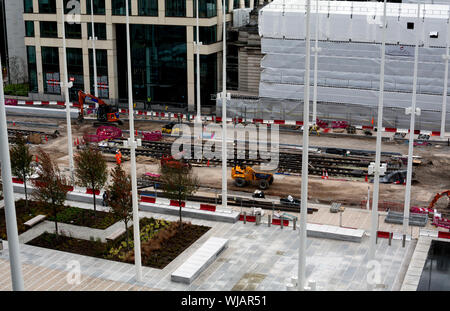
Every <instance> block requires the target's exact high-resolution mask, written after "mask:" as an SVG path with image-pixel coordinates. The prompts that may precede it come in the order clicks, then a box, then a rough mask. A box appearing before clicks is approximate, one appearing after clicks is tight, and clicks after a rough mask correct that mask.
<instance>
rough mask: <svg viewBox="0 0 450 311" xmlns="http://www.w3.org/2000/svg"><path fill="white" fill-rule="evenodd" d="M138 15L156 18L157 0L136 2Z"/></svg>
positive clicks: (139, 0)
mask: <svg viewBox="0 0 450 311" xmlns="http://www.w3.org/2000/svg"><path fill="white" fill-rule="evenodd" d="M138 14H139V15H141V16H158V0H138Z"/></svg>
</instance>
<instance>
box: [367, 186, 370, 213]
mask: <svg viewBox="0 0 450 311" xmlns="http://www.w3.org/2000/svg"><path fill="white" fill-rule="evenodd" d="M366 209H367V210H370V186H367V203H366Z"/></svg>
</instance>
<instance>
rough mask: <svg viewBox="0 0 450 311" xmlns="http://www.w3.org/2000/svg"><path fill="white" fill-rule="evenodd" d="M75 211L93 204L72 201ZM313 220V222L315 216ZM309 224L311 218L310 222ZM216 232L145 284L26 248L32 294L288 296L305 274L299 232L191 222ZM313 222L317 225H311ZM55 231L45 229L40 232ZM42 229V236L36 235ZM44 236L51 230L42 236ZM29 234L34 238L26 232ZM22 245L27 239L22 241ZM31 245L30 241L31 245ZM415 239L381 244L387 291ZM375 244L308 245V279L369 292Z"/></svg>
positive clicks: (147, 276)
mask: <svg viewBox="0 0 450 311" xmlns="http://www.w3.org/2000/svg"><path fill="white" fill-rule="evenodd" d="M70 204H71V205H72V204H73V205H81V206H80V207H85V208H86V205H85V204H82V203H75V202H70ZM140 216H141V217H154V218H164V219H167V220H173V221H176V220H177V219H178V217H177V216H168V215H161V214H153V213H149V212H140ZM309 216H310V215H308V217H309ZM308 219H309V218H308ZM184 220H185V221H190V222H192V223H193V224H197V225H205V226H209V227H211V229H210V230H209V231H208V232H207V233H206V234H204V235H203V236H202V237H201V238H200V239H199V240H197V241H196V242H195V243H194V244H193V245H191V246H190V247H189V248H188V249H187V250H185V251H184V252H183V253H182V254H181V255H179V256H178V257H177V258H176V259H175V260H174V261H172V262H171V263H170V264H169V265H167V266H166V267H165V268H164V269H162V270H161V269H155V268H150V267H143V281H142V282H141V283H136V281H135V268H134V265H132V264H126V263H119V262H114V261H109V260H105V259H99V258H93V257H87V256H81V255H77V254H72V253H67V252H61V251H55V250H50V249H45V248H40V247H35V246H30V245H26V244H21V247H20V251H21V259H22V265H23V266H22V268H23V273H24V280H25V288H26V289H27V290H72V289H74V290H206V291H209V290H212V291H230V290H263V291H265V290H275V291H279V290H281V291H283V290H286V284H287V283H288V282H290V279H291V277H293V276H296V275H297V269H298V246H299V231H298V228H297V230H293V227H285V228H283V229H281V228H280V227H279V226H271V227H268V226H267V224H261V225H258V226H257V225H255V224H254V223H247V224H244V223H243V222H242V221H240V222H237V223H235V224H230V223H222V222H214V221H207V220H199V219H192V218H186V217H185V218H184ZM308 221H309V220H308ZM38 226H42V227H43V228H47V227H48V223H47V224H46V223H45V222H44V223H42V224H40V225H38ZM35 230H36V229H35ZM41 230H43V229H41ZM25 234H26V233H25ZM210 237H221V238H226V239H229V243H228V248H226V249H225V250H224V251H223V252H222V253H221V254H220V255H219V256H218V258H217V259H216V260H215V261H214V262H213V263H212V264H211V265H210V266H209V267H208V268H207V269H206V270H205V271H203V272H202V273H201V274H200V276H199V277H198V278H197V279H196V280H195V281H194V282H192V283H191V284H190V285H186V284H181V283H176V282H172V281H171V277H170V276H171V273H172V272H174V271H175V270H176V269H177V268H178V267H179V266H180V265H181V264H182V263H183V262H184V261H186V260H187V258H189V257H190V256H191V255H192V254H193V253H194V252H195V251H196V250H197V249H198V248H199V247H200V246H201V245H202V244H203V243H204V242H205V241H206V240H207V239H208V238H210ZM21 240H22V238H21ZM26 240H28V239H26ZM4 244H5V249H4V250H3V251H2V252H1V254H0V280H1V281H0V282H1V283H0V290H8V289H10V288H11V282H10V279H9V273H10V272H9V261H8V259H9V257H8V250H7V243H6V242H4ZM414 246H415V242H414V240H413V241H412V242H411V241H409V240H408V241H407V242H406V247H402V242H401V240H393V241H392V245H391V246H389V245H388V240H386V239H379V240H378V244H377V250H376V260H377V261H378V263H379V264H380V268H381V270H380V272H381V280H380V281H381V285H380V286H379V288H380V289H382V290H399V289H400V288H401V285H402V282H403V278H404V274H405V273H406V270H407V268H408V264H409V260H410V258H411V254H412V251H413V249H414ZM368 250H369V237H368V236H364V237H363V239H362V242H361V243H355V242H346V241H337V240H330V239H321V238H308V240H307V250H306V252H307V253H306V255H307V259H306V260H307V261H306V264H307V271H306V277H307V280H314V281H316V284H317V290H365V289H366V288H367V284H366V273H367V268H366V264H367V255H368ZM74 261H75V262H78V263H79V266H80V272H81V279H80V281H81V283H80V284H78V285H70V284H69V283H68V281H67V275H68V273H69V272H70V271H71V270H70V269H72V268H73V266H70V265H71V264H73V262H74Z"/></svg>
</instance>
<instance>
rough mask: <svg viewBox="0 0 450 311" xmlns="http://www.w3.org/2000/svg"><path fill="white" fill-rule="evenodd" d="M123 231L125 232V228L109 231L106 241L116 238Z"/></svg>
mask: <svg viewBox="0 0 450 311" xmlns="http://www.w3.org/2000/svg"><path fill="white" fill-rule="evenodd" d="M124 233H125V228H120V229H118V230H116V231H114V232H113V233H111V234H110V235H108V236H107V237H106V238H105V239H106V241H114V240H115V239H117V238H118V237H119V236H121V235H122V234H124Z"/></svg>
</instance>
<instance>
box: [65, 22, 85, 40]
mask: <svg viewBox="0 0 450 311" xmlns="http://www.w3.org/2000/svg"><path fill="white" fill-rule="evenodd" d="M65 26H66V27H65V34H66V38H67V39H81V24H69V23H65Z"/></svg>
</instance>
